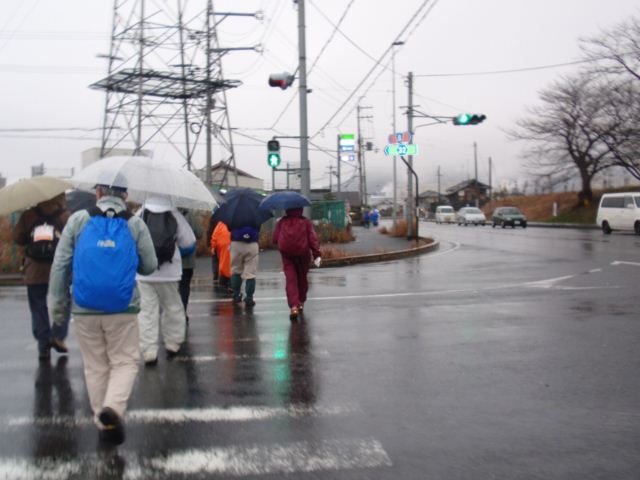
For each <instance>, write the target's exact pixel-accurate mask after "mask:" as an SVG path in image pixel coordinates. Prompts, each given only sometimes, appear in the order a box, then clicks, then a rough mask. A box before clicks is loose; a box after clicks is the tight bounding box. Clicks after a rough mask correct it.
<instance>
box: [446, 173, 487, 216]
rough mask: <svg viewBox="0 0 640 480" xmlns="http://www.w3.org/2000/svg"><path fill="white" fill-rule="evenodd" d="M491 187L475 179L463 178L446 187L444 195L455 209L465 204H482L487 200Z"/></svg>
mask: <svg viewBox="0 0 640 480" xmlns="http://www.w3.org/2000/svg"><path fill="white" fill-rule="evenodd" d="M490 190H491V187H490V186H489V185H487V184H485V183H482V182H478V181H477V180H475V179H471V180H465V181H464V182H460V183H458V184H456V185H454V186H453V187H449V188H447V191H446V197H447V199H448V200H449V203H450V204H451V205H452V206H453V208H455V209H456V210H457V209H459V208H460V207H464V206H466V205H475V204H476V200H477V202H478V205H484V204H485V203H487V202H488V201H489V194H490Z"/></svg>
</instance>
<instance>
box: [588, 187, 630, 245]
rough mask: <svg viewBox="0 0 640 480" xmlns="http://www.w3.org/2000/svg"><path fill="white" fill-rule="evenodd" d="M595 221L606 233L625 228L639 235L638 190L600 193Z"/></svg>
mask: <svg viewBox="0 0 640 480" xmlns="http://www.w3.org/2000/svg"><path fill="white" fill-rule="evenodd" d="M596 223H597V224H598V225H600V227H601V228H602V231H603V232H604V233H605V234H607V235H608V234H610V233H611V232H612V231H613V230H623V231H624V230H626V231H631V232H635V233H636V235H640V192H621V193H605V194H604V195H602V198H601V199H600V206H599V207H598V215H597V216H596Z"/></svg>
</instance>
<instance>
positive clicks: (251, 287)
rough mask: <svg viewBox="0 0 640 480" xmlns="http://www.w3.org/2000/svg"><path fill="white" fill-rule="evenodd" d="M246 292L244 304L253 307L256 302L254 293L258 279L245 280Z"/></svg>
mask: <svg viewBox="0 0 640 480" xmlns="http://www.w3.org/2000/svg"><path fill="white" fill-rule="evenodd" d="M244 292H245V293H246V295H247V296H246V298H245V299H244V304H245V306H247V307H253V306H254V305H255V304H256V302H254V301H253V294H254V293H255V292H256V279H255V278H250V279H248V280H247V281H246V282H245V285H244Z"/></svg>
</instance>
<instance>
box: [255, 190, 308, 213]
mask: <svg viewBox="0 0 640 480" xmlns="http://www.w3.org/2000/svg"><path fill="white" fill-rule="evenodd" d="M310 205H311V202H310V201H309V199H308V198H307V197H305V196H304V195H300V194H299V193H298V192H288V191H287V192H276V193H272V194H271V195H268V196H267V197H266V198H265V199H264V200H262V202H260V209H261V210H289V209H290V208H302V207H308V206H310Z"/></svg>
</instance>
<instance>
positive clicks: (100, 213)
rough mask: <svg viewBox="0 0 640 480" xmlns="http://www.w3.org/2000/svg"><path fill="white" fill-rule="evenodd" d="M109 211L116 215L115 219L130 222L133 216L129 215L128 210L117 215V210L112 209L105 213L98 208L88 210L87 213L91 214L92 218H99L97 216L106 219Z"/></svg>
mask: <svg viewBox="0 0 640 480" xmlns="http://www.w3.org/2000/svg"><path fill="white" fill-rule="evenodd" d="M108 211H112V212H113V213H114V215H113V217H118V218H122V219H124V220H127V221H129V219H130V218H131V217H132V216H133V215H131V213H129V210H127V209H125V210H121V211H119V212H118V213H116V212H115V210H113V209H111V208H109V209H108V210H106V211H104V212H103V211H102V210H101V209H100V207H98V206H95V207H91V208H87V212H88V213H89V216H90V217H97V216H101V217H106V216H107V212H108Z"/></svg>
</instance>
